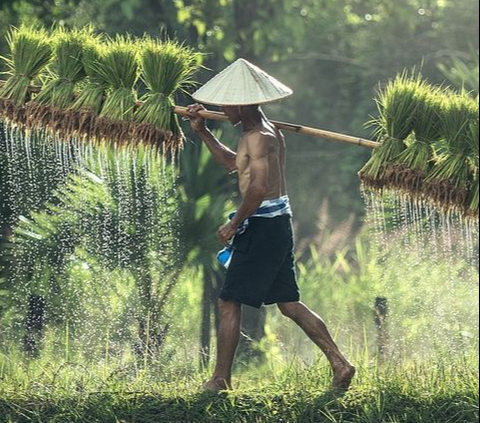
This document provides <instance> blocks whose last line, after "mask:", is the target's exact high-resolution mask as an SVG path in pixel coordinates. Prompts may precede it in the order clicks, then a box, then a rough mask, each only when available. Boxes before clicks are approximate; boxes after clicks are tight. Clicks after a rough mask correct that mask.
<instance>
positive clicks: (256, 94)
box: [192, 59, 293, 106]
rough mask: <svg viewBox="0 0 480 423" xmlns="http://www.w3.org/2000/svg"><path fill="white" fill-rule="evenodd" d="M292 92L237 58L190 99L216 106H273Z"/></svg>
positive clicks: (250, 64)
mask: <svg viewBox="0 0 480 423" xmlns="http://www.w3.org/2000/svg"><path fill="white" fill-rule="evenodd" d="M292 95H293V91H292V90H291V89H290V88H288V87H287V86H286V85H284V84H282V83H281V82H280V81H278V80H276V79H275V78H274V77H273V76H271V75H269V74H268V73H266V72H264V71H263V70H261V69H260V68H258V67H257V66H255V65H253V64H252V63H250V62H248V61H247V60H245V59H239V60H237V61H236V62H235V63H233V64H232V65H230V66H229V67H228V68H227V69H225V70H224V71H223V72H221V73H220V74H218V75H217V76H216V77H215V78H213V79H212V80H211V81H209V82H208V83H207V84H205V85H204V86H203V87H202V88H200V89H199V90H198V91H197V92H195V93H194V94H193V95H192V97H193V98H194V100H195V101H198V102H199V103H204V104H209V105H216V106H252V105H257V104H266V103H273V102H275V101H279V100H282V99H284V98H287V97H290V96H292Z"/></svg>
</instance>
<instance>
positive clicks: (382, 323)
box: [375, 297, 390, 362]
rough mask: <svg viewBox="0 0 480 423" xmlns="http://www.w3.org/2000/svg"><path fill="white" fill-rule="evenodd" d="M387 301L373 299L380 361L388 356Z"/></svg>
mask: <svg viewBox="0 0 480 423" xmlns="http://www.w3.org/2000/svg"><path fill="white" fill-rule="evenodd" d="M388 312H389V311H388V299H387V298H382V297H378V298H376V299H375V326H376V327H377V330H378V354H379V358H380V361H382V362H383V361H385V358H386V356H387V354H388V344H389V340H390V336H389V333H388Z"/></svg>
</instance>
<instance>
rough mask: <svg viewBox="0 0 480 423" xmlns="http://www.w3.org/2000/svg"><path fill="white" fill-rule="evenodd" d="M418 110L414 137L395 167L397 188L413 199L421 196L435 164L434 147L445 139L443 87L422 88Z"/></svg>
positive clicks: (410, 139) (419, 90)
mask: <svg viewBox="0 0 480 423" xmlns="http://www.w3.org/2000/svg"><path fill="white" fill-rule="evenodd" d="M416 102H417V107H416V108H415V112H414V115H413V134H412V136H411V137H410V138H409V142H407V149H406V150H404V151H403V152H402V153H400V154H399V156H398V157H397V158H396V160H395V162H396V163H395V164H394V165H392V168H393V174H394V175H395V179H394V180H393V181H392V184H393V186H394V187H395V188H397V189H399V190H400V191H402V192H405V193H407V194H408V195H411V196H413V197H421V196H422V192H423V185H424V181H425V178H426V176H427V173H428V170H429V168H430V167H431V164H432V157H433V152H434V145H435V144H436V143H438V142H439V141H440V140H441V137H442V135H441V122H440V116H441V115H442V111H443V107H444V104H445V96H444V93H443V90H442V89H441V88H439V87H433V86H431V85H430V84H427V83H423V84H422V87H421V88H419V89H418V95H417V98H416Z"/></svg>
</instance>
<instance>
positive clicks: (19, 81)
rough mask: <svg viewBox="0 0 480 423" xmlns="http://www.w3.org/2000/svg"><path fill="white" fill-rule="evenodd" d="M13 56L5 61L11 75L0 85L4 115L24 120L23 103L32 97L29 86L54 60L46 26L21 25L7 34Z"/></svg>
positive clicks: (16, 120)
mask: <svg viewBox="0 0 480 423" xmlns="http://www.w3.org/2000/svg"><path fill="white" fill-rule="evenodd" d="M7 43H8V46H9V48H10V57H8V58H7V57H3V56H2V57H1V59H2V60H4V61H5V63H6V65H7V67H8V71H7V72H5V74H6V75H9V79H8V80H7V82H6V83H5V85H4V86H3V87H1V88H0V117H2V116H3V117H5V118H6V119H8V120H11V121H14V122H20V123H22V122H24V120H25V114H24V111H23V109H22V108H23V106H24V105H25V103H27V102H28V101H29V100H30V98H31V93H30V90H29V87H30V85H31V84H32V82H33V81H35V80H36V79H37V78H39V77H40V76H41V75H42V73H43V72H44V70H45V68H46V67H47V66H48V65H49V63H50V61H51V60H52V56H53V52H52V47H51V39H50V37H49V35H48V33H47V32H46V31H45V29H43V28H35V27H29V26H21V27H20V28H13V27H12V28H11V29H10V31H9V33H8V34H7Z"/></svg>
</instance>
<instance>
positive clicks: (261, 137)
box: [243, 129, 278, 144]
mask: <svg viewBox="0 0 480 423" xmlns="http://www.w3.org/2000/svg"><path fill="white" fill-rule="evenodd" d="M243 138H244V139H245V141H246V142H247V143H249V144H251V143H257V142H262V141H275V140H278V138H277V135H276V134H275V133H273V132H272V131H269V130H267V129H260V130H257V131H251V132H247V133H245V134H244V136H243Z"/></svg>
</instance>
